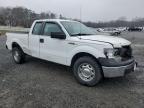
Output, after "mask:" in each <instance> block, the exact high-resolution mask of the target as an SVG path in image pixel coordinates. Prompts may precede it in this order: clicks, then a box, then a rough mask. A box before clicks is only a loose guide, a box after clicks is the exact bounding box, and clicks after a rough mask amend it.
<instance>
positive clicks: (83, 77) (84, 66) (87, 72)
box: [73, 57, 102, 86]
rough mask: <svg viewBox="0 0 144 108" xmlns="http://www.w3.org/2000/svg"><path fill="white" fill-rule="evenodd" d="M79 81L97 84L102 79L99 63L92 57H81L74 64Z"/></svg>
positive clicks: (86, 83) (92, 84)
mask: <svg viewBox="0 0 144 108" xmlns="http://www.w3.org/2000/svg"><path fill="white" fill-rule="evenodd" d="M73 72H74V75H75V77H76V79H77V81H78V82H79V83H81V84H83V85H87V86H95V85H96V84H98V83H99V82H100V80H101V79H102V74H101V73H102V72H101V68H100V66H99V64H98V63H97V62H96V61H95V60H94V59H93V58H91V57H81V58H79V59H78V60H77V61H76V62H75V63H74V66H73Z"/></svg>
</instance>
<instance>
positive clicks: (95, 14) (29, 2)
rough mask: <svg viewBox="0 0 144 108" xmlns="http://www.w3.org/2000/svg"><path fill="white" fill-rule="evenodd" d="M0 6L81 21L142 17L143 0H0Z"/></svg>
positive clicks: (143, 14) (143, 15) (143, 9)
mask: <svg viewBox="0 0 144 108" xmlns="http://www.w3.org/2000/svg"><path fill="white" fill-rule="evenodd" d="M0 6H4V7H5V6H10V7H14V6H23V7H27V8H29V9H31V10H33V11H35V12H38V13H40V12H47V11H51V12H54V13H56V14H62V15H63V16H66V17H71V18H80V8H81V10H82V20H83V21H109V20H115V19H118V18H119V17H123V16H125V17H127V19H128V20H131V19H132V18H135V17H144V13H143V11H144V0H0Z"/></svg>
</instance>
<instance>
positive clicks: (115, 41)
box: [79, 35, 131, 47]
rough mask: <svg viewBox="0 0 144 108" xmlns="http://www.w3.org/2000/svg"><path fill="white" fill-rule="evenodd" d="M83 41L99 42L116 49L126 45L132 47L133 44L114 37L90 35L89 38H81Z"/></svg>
mask: <svg viewBox="0 0 144 108" xmlns="http://www.w3.org/2000/svg"><path fill="white" fill-rule="evenodd" d="M79 38H80V39H82V40H90V41H99V42H106V43H110V44H112V45H113V46H114V47H121V46H125V45H130V44H131V42H130V41H128V40H126V39H123V38H119V37H114V36H104V35H89V36H79Z"/></svg>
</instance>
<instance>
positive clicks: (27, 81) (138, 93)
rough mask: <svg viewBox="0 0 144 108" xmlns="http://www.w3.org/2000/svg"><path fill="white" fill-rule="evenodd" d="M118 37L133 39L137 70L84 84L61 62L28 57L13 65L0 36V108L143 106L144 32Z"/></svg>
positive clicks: (133, 107)
mask: <svg viewBox="0 0 144 108" xmlns="http://www.w3.org/2000/svg"><path fill="white" fill-rule="evenodd" d="M122 37H125V38H127V39H128V40H132V41H133V44H134V45H133V49H134V56H135V58H136V60H137V61H138V63H139V66H138V68H137V70H136V71H135V72H132V73H130V74H129V75H127V76H125V77H123V78H113V79H104V80H103V81H102V82H101V83H100V84H98V85H97V86H95V87H86V86H82V85H80V84H79V83H77V82H76V80H75V78H74V77H73V73H72V72H70V69H69V68H68V67H65V66H62V65H58V64H54V63H51V62H47V61H43V60H39V59H36V58H31V57H28V58H27V62H26V63H25V64H23V65H17V64H15V63H14V62H13V61H12V57H11V53H10V52H9V51H8V50H6V49H5V41H6V37H4V36H1V37H0V108H144V33H138V32H137V33H136V32H132V33H123V34H122Z"/></svg>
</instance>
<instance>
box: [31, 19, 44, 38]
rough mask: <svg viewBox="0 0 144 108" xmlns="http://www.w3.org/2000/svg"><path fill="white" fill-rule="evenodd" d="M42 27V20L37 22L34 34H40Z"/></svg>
mask: <svg viewBox="0 0 144 108" xmlns="http://www.w3.org/2000/svg"><path fill="white" fill-rule="evenodd" d="M41 29H42V22H37V23H36V24H35V26H34V28H33V31H32V34H34V35H39V34H40V32H41Z"/></svg>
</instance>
